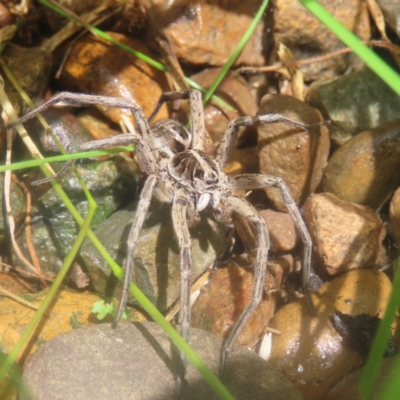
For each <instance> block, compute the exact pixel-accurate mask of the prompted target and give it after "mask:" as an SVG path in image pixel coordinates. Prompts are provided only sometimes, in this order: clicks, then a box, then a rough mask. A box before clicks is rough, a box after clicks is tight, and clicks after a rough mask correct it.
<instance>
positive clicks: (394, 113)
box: [307, 67, 400, 145]
mask: <svg viewBox="0 0 400 400" xmlns="http://www.w3.org/2000/svg"><path fill="white" fill-rule="evenodd" d="M307 102H308V103H309V104H310V105H312V106H313V107H315V108H318V109H319V110H320V111H321V113H322V115H323V116H324V118H326V119H330V120H331V121H332V122H333V123H332V124H331V125H330V127H329V130H330V132H331V138H332V139H333V140H334V141H335V142H336V143H337V144H338V145H342V144H343V143H345V142H346V141H347V140H349V139H351V137H353V136H354V135H356V134H357V133H359V132H362V131H363V130H366V129H370V128H375V127H377V126H379V125H382V124H384V123H386V122H390V121H393V120H394V119H396V118H400V98H399V96H398V95H397V94H396V93H395V92H393V91H392V89H390V87H389V86H388V85H386V83H385V82H383V81H382V80H381V78H379V77H378V76H377V75H376V74H375V73H374V72H372V71H371V70H370V69H369V68H366V67H365V68H363V69H361V70H359V71H354V72H352V73H351V74H347V75H343V76H341V77H339V78H336V79H331V80H328V81H320V82H314V83H313V84H312V85H311V86H310V91H309V94H308V99H307Z"/></svg>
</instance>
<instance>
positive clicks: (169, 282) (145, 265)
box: [80, 201, 225, 311]
mask: <svg viewBox="0 0 400 400" xmlns="http://www.w3.org/2000/svg"><path fill="white" fill-rule="evenodd" d="M136 206H137V203H134V204H131V205H130V206H128V207H127V208H125V209H123V210H119V211H117V212H116V213H114V214H113V215H112V216H111V217H110V218H108V219H107V220H106V221H104V223H102V224H101V225H100V226H99V227H98V229H96V230H95V234H96V236H97V237H98V238H99V240H100V241H101V242H102V244H103V245H104V247H105V248H106V249H107V251H108V252H109V254H110V255H111V256H112V258H113V259H114V260H115V261H116V262H117V263H118V264H119V265H121V266H123V264H124V260H125V257H126V246H127V244H126V243H127V237H128V234H129V229H130V227H131V224H132V222H133V219H134V215H135V209H136ZM201 216H202V220H201V223H200V224H199V225H198V226H196V227H195V228H193V229H191V230H190V234H191V239H192V273H191V279H192V281H194V280H195V279H197V278H198V277H199V276H200V275H201V273H202V272H204V271H205V270H206V269H207V268H208V267H210V265H211V264H212V263H213V262H214V261H215V260H216V258H217V257H218V256H219V255H220V253H221V252H222V251H223V249H224V246H225V227H224V225H223V224H221V223H217V222H216V221H215V220H214V218H213V216H212V214H211V213H202V215H201ZM80 254H81V256H82V257H83V259H84V262H85V264H86V266H87V268H88V270H89V273H90V276H91V279H92V283H93V286H94V288H95V289H96V290H97V291H98V292H100V293H106V294H107V295H110V296H111V295H112V296H114V297H117V298H119V297H120V295H121V283H120V282H118V281H117V279H116V278H115V277H114V275H113V274H112V272H111V270H110V268H109V266H108V264H107V263H106V262H105V261H104V259H103V258H102V257H101V256H100V254H99V253H98V252H97V250H95V248H94V247H93V245H92V244H91V243H90V242H89V241H88V240H87V239H86V240H85V242H84V244H83V245H82V249H81V253H80ZM133 281H134V282H135V283H136V284H137V285H138V286H139V288H140V289H141V290H142V291H143V292H144V293H145V295H146V296H147V297H148V298H149V299H150V300H151V301H152V302H153V303H154V304H155V305H156V306H157V308H158V309H160V310H161V311H163V310H166V309H167V308H168V307H169V306H170V305H171V304H172V303H173V302H174V301H175V300H176V299H177V298H178V297H179V296H180V285H181V278H180V255H179V247H178V243H177V240H176V237H175V232H174V229H173V225H172V217H171V206H170V205H169V204H160V203H159V202H157V201H153V203H152V205H151V207H150V210H149V212H148V214H147V217H146V220H145V223H144V226H143V227H142V230H141V233H140V235H139V243H138V247H137V250H136V253H135V271H134V278H133ZM129 301H131V302H132V301H135V300H134V299H133V298H132V297H130V298H129Z"/></svg>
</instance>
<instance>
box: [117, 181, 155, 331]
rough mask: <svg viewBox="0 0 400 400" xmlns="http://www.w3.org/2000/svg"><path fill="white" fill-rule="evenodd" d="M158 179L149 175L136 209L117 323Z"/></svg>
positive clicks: (129, 238) (125, 300) (122, 309)
mask: <svg viewBox="0 0 400 400" xmlns="http://www.w3.org/2000/svg"><path fill="white" fill-rule="evenodd" d="M157 181H158V178H157V177H155V176H149V177H148V178H147V179H146V182H145V184H144V187H143V189H142V192H141V194H140V200H139V205H138V207H137V210H136V214H135V219H134V221H133V224H132V227H131V230H130V231H129V236H128V248H127V252H126V259H125V265H124V270H125V275H124V280H123V284H122V294H121V300H120V302H119V306H118V312H117V317H116V319H115V323H116V324H117V323H118V322H119V321H120V319H121V317H122V314H123V312H124V310H125V306H126V302H127V300H128V292H129V285H130V283H131V280H132V275H133V268H134V256H135V250H136V246H137V243H138V239H139V233H140V230H141V228H142V225H143V222H144V219H145V217H146V214H147V210H148V209H149V205H150V201H151V197H152V195H153V191H154V188H155V186H156V185H157Z"/></svg>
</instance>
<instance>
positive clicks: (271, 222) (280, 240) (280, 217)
mask: <svg viewBox="0 0 400 400" xmlns="http://www.w3.org/2000/svg"><path fill="white" fill-rule="evenodd" d="M260 214H261V215H262V216H263V218H264V219H265V221H266V222H267V225H268V230H269V238H270V241H271V251H273V252H278V251H290V250H293V249H294V247H295V246H296V243H297V241H298V236H297V231H296V225H295V223H294V221H293V218H292V217H291V216H290V214H288V213H283V212H280V211H274V210H262V211H260Z"/></svg>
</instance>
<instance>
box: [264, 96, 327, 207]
mask: <svg viewBox="0 0 400 400" xmlns="http://www.w3.org/2000/svg"><path fill="white" fill-rule="evenodd" d="M275 113H277V114H280V115H282V116H284V117H286V118H290V119H293V120H294V121H296V122H301V123H303V124H307V125H310V124H315V123H318V122H321V121H322V120H323V118H322V117H321V114H320V113H319V111H318V110H316V109H315V108H312V107H310V106H309V105H308V104H306V103H304V102H302V101H300V100H297V99H295V98H294V97H290V96H283V95H266V96H264V97H263V98H262V99H261V103H260V109H259V111H258V115H262V114H275ZM257 131H258V145H257V149H258V154H259V159H260V173H262V174H267V175H273V176H278V177H280V178H282V179H283V180H284V181H285V182H286V184H287V185H288V186H289V188H290V190H291V192H292V195H293V197H294V200H295V202H296V204H297V205H298V206H301V205H302V204H303V203H304V201H305V200H306V198H307V197H308V196H309V195H310V194H311V193H312V192H313V191H314V190H315V189H316V187H317V186H318V184H319V182H320V180H321V178H322V169H323V168H324V167H325V165H326V162H327V158H328V154H329V131H328V128H327V127H326V126H320V127H316V128H313V129H310V130H302V129H300V128H295V127H293V126H291V125H289V124H287V123H283V122H278V123H270V124H263V125H258V126H257ZM265 192H266V193H267V196H268V197H269V199H270V200H271V201H272V202H273V203H274V206H275V207H276V208H277V209H278V210H280V211H283V212H287V208H286V206H285V204H284V202H283V200H282V196H281V193H280V190H279V189H277V188H267V189H265Z"/></svg>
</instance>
